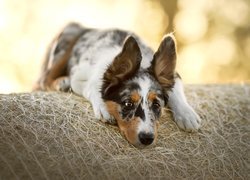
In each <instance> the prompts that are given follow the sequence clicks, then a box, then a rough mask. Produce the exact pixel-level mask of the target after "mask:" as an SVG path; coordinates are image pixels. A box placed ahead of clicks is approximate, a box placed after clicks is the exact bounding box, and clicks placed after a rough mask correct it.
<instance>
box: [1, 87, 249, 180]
mask: <svg viewBox="0 0 250 180" xmlns="http://www.w3.org/2000/svg"><path fill="white" fill-rule="evenodd" d="M186 93H187V96H188V99H189V101H190V103H191V104H192V105H193V106H194V108H195V109H196V110H197V112H198V113H199V114H200V116H201V118H202V120H203V121H202V128H201V130H199V132H197V133H186V132H183V131H181V130H180V129H179V128H178V127H177V126H176V124H175V123H174V122H173V121H172V120H171V115H170V113H169V112H166V113H165V115H164V116H163V117H162V118H161V120H160V127H159V135H158V141H157V143H156V144H155V145H154V146H153V147H149V148H146V149H136V148H134V147H133V146H131V145H130V144H129V143H128V142H127V141H126V140H125V139H124V138H123V137H122V136H121V135H120V133H119V131H118V128H117V127H115V126H111V125H107V124H103V123H102V122H98V121H96V119H95V118H94V116H93V112H92V109H91V106H90V104H89V103H88V102H87V101H86V100H84V99H83V98H81V97H78V96H76V95H73V94H66V93H56V92H35V93H26V94H10V95H0V112H1V114H0V179H13V178H16V179H18V178H20V179H176V178H177V179H184V178H185V179H201V178H203V179H204V178H205V179H249V178H250V176H249V172H250V122H249V121H250V98H249V95H250V86H249V85H242V86H239V85H238V86H237V85H217V86H215V85H209V86H198V85H197V86H186Z"/></svg>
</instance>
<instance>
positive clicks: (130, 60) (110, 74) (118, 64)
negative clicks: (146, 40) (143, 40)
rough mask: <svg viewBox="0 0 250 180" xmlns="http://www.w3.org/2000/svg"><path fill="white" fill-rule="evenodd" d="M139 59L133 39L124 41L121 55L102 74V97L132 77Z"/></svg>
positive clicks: (137, 47) (138, 65) (139, 55)
mask: <svg viewBox="0 0 250 180" xmlns="http://www.w3.org/2000/svg"><path fill="white" fill-rule="evenodd" d="M141 59H142V57H141V51H140V48H139V45H138V44H137V42H136V40H135V38H134V37H132V36H129V37H128V38H127V39H126V40H125V43H124V45H123V48H122V51H121V53H120V54H118V55H117V56H116V57H115V59H114V61H113V62H112V64H111V65H110V66H109V67H108V69H107V70H106V72H105V73H104V77H103V80H104V84H103V87H102V92H103V93H104V95H106V94H107V93H110V91H111V92H112V91H113V90H115V89H116V87H117V86H119V85H120V83H122V82H123V81H124V80H128V79H130V78H131V77H133V76H134V75H135V73H136V72H137V71H138V69H139V67H140V63H141Z"/></svg>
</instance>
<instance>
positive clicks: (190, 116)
mask: <svg viewBox="0 0 250 180" xmlns="http://www.w3.org/2000/svg"><path fill="white" fill-rule="evenodd" d="M168 96H169V100H168V106H169V107H170V108H171V110H172V112H173V116H174V120H175V122H176V123H177V125H178V126H179V127H180V128H181V129H184V130H186V131H194V130H197V129H199V127H200V123H201V120H200V117H199V115H198V114H197V113H196V112H195V111H194V109H193V108H192V107H191V106H190V105H189V104H188V102H187V99H186V97H185V94H184V90H183V85H182V81H181V79H180V78H179V77H176V78H175V85H174V87H173V89H172V91H170V92H169V93H168Z"/></svg>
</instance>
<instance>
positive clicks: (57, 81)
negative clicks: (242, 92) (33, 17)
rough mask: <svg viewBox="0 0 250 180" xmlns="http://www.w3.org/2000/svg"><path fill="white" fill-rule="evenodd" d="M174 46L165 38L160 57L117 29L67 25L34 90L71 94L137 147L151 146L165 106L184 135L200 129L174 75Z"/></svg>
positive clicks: (49, 50) (55, 41) (53, 46)
mask: <svg viewBox="0 0 250 180" xmlns="http://www.w3.org/2000/svg"><path fill="white" fill-rule="evenodd" d="M176 57H177V55H176V40H175V37H174V35H173V34H167V35H165V36H164V37H163V39H162V41H161V43H160V45H159V48H158V50H157V51H156V52H153V50H152V49H151V48H150V47H149V46H148V45H147V44H145V43H144V42H143V41H142V39H141V38H140V37H138V36H137V35H135V34H134V33H132V32H129V31H123V30H119V29H109V30H99V29H92V28H86V27H83V26H81V25H79V24H77V23H71V24H69V25H67V26H66V27H65V28H64V29H63V31H62V32H61V33H60V34H59V35H58V36H57V37H56V38H55V39H54V41H53V42H52V43H51V45H50V47H49V49H48V52H47V56H46V59H45V62H44V64H43V67H42V73H41V75H40V78H39V80H38V81H37V84H36V85H35V87H34V90H57V91H69V90H70V89H71V90H72V91H73V92H74V93H76V94H78V95H80V96H83V97H85V98H86V99H87V100H89V102H90V103H91V104H92V107H93V110H94V114H95V117H96V118H97V119H100V120H103V121H104V122H108V123H113V124H114V123H116V124H117V125H118V127H119V129H120V132H121V133H122V134H123V135H124V136H125V138H126V139H127V140H128V141H129V142H130V143H131V144H133V145H134V146H136V147H145V146H147V145H150V144H153V142H155V139H156V137H157V126H158V119H159V118H160V116H161V111H162V109H163V108H164V107H165V106H168V107H169V108H171V111H172V112H173V117H174V120H175V122H176V123H177V125H178V126H179V127H180V128H181V129H184V130H186V131H194V130H197V129H198V128H199V127H200V118H199V116H198V115H197V114H196V113H195V111H194V110H193V108H192V107H191V106H190V105H189V104H188V102H187V100H186V97H185V95H184V91H183V85H182V81H181V78H180V76H179V75H178V74H177V73H176V72H175V66H176Z"/></svg>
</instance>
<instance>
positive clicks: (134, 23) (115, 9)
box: [0, 0, 250, 93]
mask: <svg viewBox="0 0 250 180" xmlns="http://www.w3.org/2000/svg"><path fill="white" fill-rule="evenodd" d="M249 7H250V2H249V1H248V0H238V1H233V0H210V1H206V0H179V1H176V0H169V1H164V0H136V1H134V0H126V1H123V0H54V1H49V0H22V1H18V0H1V1H0V51H1V56H0V93H10V92H24V91H30V90H31V87H32V84H33V83H34V82H35V80H36V79H37V77H38V74H39V72H40V66H41V64H42V60H43V57H44V55H45V52H46V48H47V47H48V44H49V43H50V41H51V40H52V39H53V38H54V36H55V35H56V34H57V33H58V32H59V31H60V30H61V29H62V28H63V27H64V26H65V25H66V24H67V23H68V22H72V21H74V22H79V23H81V24H83V25H85V26H89V27H95V28H111V27H118V28H122V29H127V30H131V31H134V32H136V33H137V34H139V35H140V36H141V37H142V38H143V39H144V40H145V42H147V43H148V44H149V45H150V46H152V47H153V49H157V48H158V45H159V43H160V40H161V39H162V36H163V35H164V34H165V33H169V31H174V32H175V36H176V39H177V41H178V52H179V55H178V65H177V71H178V72H179V73H180V74H181V76H182V78H183V80H184V82H185V83H239V82H249V79H250V49H249V47H250V24H249V22H250V13H249V11H250V9H249Z"/></svg>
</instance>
